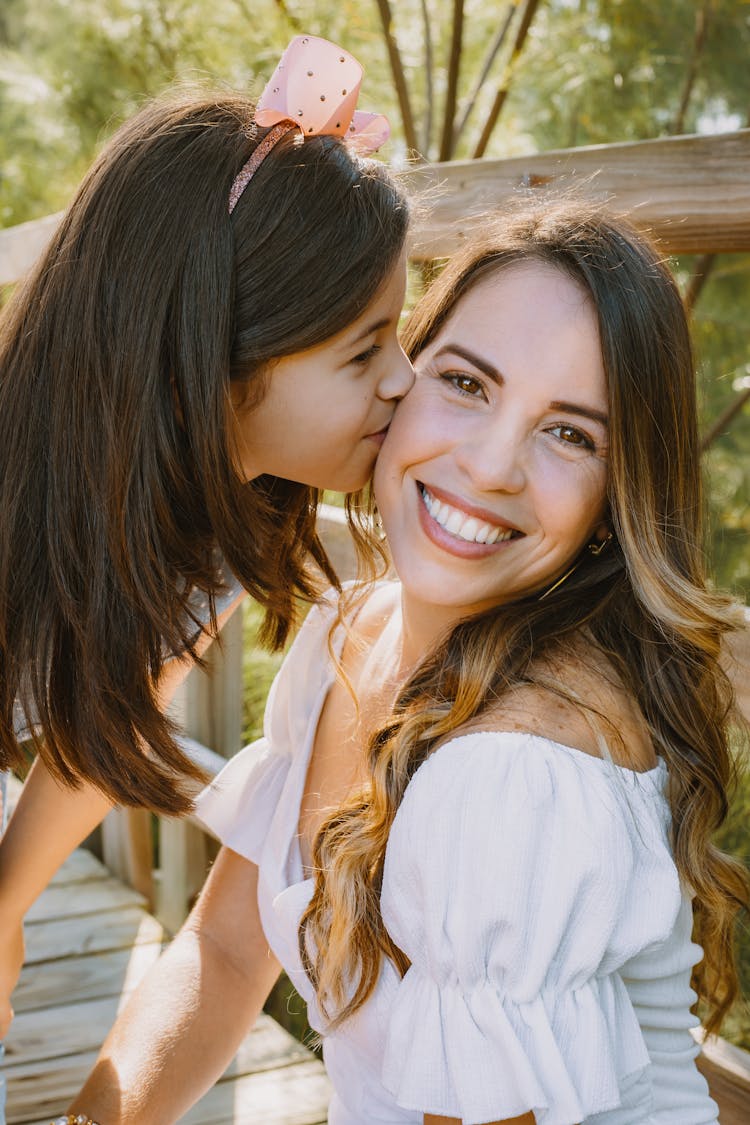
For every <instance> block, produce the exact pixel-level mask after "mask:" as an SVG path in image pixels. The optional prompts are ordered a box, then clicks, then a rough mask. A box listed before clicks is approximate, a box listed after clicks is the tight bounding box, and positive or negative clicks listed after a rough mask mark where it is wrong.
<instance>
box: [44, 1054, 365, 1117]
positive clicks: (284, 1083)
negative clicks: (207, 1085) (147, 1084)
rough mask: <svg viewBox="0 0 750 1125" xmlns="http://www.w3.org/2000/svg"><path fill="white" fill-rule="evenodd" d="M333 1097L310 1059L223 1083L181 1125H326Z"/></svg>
mask: <svg viewBox="0 0 750 1125" xmlns="http://www.w3.org/2000/svg"><path fill="white" fill-rule="evenodd" d="M330 1097H331V1086H330V1082H329V1080H328V1078H327V1076H326V1074H325V1070H324V1068H323V1065H322V1063H319V1062H318V1061H317V1059H310V1060H309V1061H308V1062H305V1063H300V1064H298V1065H297V1066H290V1067H285V1068H284V1069H282V1070H271V1071H265V1072H263V1073H260V1074H258V1073H256V1074H245V1075H242V1076H241V1077H239V1078H235V1079H233V1080H231V1081H229V1082H224V1081H222V1082H219V1083H218V1084H217V1085H216V1086H214V1088H213V1089H212V1090H210V1091H209V1092H208V1093H207V1094H206V1095H205V1096H204V1097H203V1098H201V1100H200V1101H199V1102H198V1104H197V1105H195V1106H194V1107H193V1108H192V1109H191V1110H189V1111H188V1113H186V1114H184V1115H183V1116H182V1117H181V1118H180V1125H324V1123H325V1122H326V1121H327V1119H328V1102H329V1101H330ZM44 1125H48V1122H45V1123H44ZM363 1125H364V1122H363Z"/></svg>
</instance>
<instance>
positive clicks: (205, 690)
mask: <svg viewBox="0 0 750 1125" xmlns="http://www.w3.org/2000/svg"><path fill="white" fill-rule="evenodd" d="M170 712H171V714H172V716H173V717H174V718H175V719H176V720H177V721H178V722H179V724H180V726H181V727H182V729H183V730H184V731H185V733H186V735H187V736H188V741H189V742H192V745H193V748H194V749H196V756H198V757H199V758H200V759H201V762H202V764H205V765H206V766H207V768H208V771H209V772H210V773H216V772H217V770H218V768H220V766H221V763H222V762H223V760H224V759H226V758H231V757H232V755H233V754H235V753H236V752H237V751H238V750H239V749H240V743H241V738H242V607H241V606H240V608H239V609H238V610H236V611H235V612H234V613H233V614H232V617H231V618H230V619H229V621H228V622H227V624H226V625H225V626H224V628H223V629H222V632H221V643H220V644H218V643H217V644H214V645H212V647H211V648H210V649H209V652H208V656H207V658H206V667H205V669H201V668H195V669H193V671H192V672H191V673H190V674H189V676H188V677H187V679H186V680H185V683H184V684H183V685H182V686H181V687H180V689H179V691H178V692H177V694H176V696H175V700H174V703H173V705H172V707H171V708H170ZM208 747H210V748H211V750H212V751H213V752H214V753H213V754H211V751H209V750H208V749H207V748H208ZM203 759H205V762H204V761H203ZM209 759H210V760H209ZM207 863H208V859H207V852H206V837H205V834H204V832H203V831H202V829H200V828H199V827H198V826H197V825H196V824H194V823H192V822H191V821H190V820H189V819H174V818H171V817H160V819H159V870H158V873H157V876H156V910H155V913H156V917H157V918H158V919H159V921H160V922H161V924H162V925H163V926H164V927H165V928H166V929H167V930H169V931H170V933H175V932H176V930H178V929H179V927H180V926H181V925H182V923H183V922H184V920H185V918H186V917H187V914H188V911H189V910H190V906H191V905H192V901H193V899H194V897H195V895H196V894H197V893H198V891H199V890H200V888H201V886H202V885H203V881H204V879H205V877H206V868H207Z"/></svg>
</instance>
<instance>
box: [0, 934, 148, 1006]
mask: <svg viewBox="0 0 750 1125" xmlns="http://www.w3.org/2000/svg"><path fill="white" fill-rule="evenodd" d="M161 950H162V943H161V942H151V943H149V944H145V943H144V944H142V945H135V946H133V947H132V948H128V949H115V950H111V951H109V952H107V953H86V954H84V956H82V957H64V958H62V959H61V960H59V961H47V962H45V963H43V964H41V965H27V966H26V967H25V968H24V969H23V971H22V972H21V976H20V978H19V981H18V984H17V986H16V988H15V991H14V993H13V1007H14V1009H15V1011H16V1015H20V1014H21V1013H22V1012H33V1011H38V1010H39V1009H43V1008H53V1007H56V1006H57V1005H58V1004H60V1002H61V1000H62V999H64V1000H65V1003H66V1004H74V1003H77V1002H79V1001H84V1000H98V999H101V998H102V997H105V996H115V995H118V994H119V993H120V992H123V991H128V990H132V989H133V988H134V987H135V986H136V984H137V983H138V981H139V980H140V979H141V978H142V977H143V976H144V974H145V973H146V972H147V971H148V970H149V969H150V968H151V966H152V965H153V964H154V963H155V962H156V961H157V960H158V958H159V954H160V953H161Z"/></svg>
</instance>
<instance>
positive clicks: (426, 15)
mask: <svg viewBox="0 0 750 1125" xmlns="http://www.w3.org/2000/svg"><path fill="white" fill-rule="evenodd" d="M422 26H423V28H424V83H425V103H426V104H425V114H424V134H423V137H422V152H423V154H424V155H425V156H426V157H427V158H428V159H429V156H430V142H431V141H432V100H433V97H434V95H435V89H434V62H433V57H432V23H431V20H430V9H429V8H428V7H427V0H422Z"/></svg>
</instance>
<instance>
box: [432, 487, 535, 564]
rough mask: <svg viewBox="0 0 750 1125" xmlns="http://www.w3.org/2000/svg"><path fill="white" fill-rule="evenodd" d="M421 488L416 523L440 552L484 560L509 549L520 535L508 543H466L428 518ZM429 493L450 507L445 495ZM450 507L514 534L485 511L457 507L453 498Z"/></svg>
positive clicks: (507, 525) (434, 520) (509, 528)
mask: <svg viewBox="0 0 750 1125" xmlns="http://www.w3.org/2000/svg"><path fill="white" fill-rule="evenodd" d="M422 487H423V486H422V485H421V484H419V483H417V485H416V488H417V510H418V515H419V523H420V526H421V528H422V530H423V531H424V533H425V535H426V536H427V538H428V539H429V540H430V541H431V542H432V543H434V544H435V546H437V547H440V548H441V550H444V551H447V552H448V554H451V555H454V556H455V557H456V558H461V559H481V558H486V557H487V556H488V555H494V554H496V553H497V552H498V551H502V550H504V549H505V548H507V547H509V546H510V544H511V543H512V542H513V539H514V538H519V536H520V534H521V533H520V532H519V533H518V534H516V535H514V536H512V537H511V538H509V539H502V540H499V541H498V542H496V543H478V542H476V541H471V540H469V539H461V538H460V536H458V535H455V534H453V533H452V532H450V531H447V530H446V529H445V528H444V527H443V526H442V525H441V524H439V523H438V522H437V520H436V519H434V517H433V516H431V515H430V513H429V511H428V510H427V507H426V505H425V500H424V496H423V494H422ZM428 491H429V492H430V494H431V495H432V496H436V497H437V499H439V500H444V501H445V503H450V502H451V501H450V500H449V499H448V497H449V495H450V494H448V493H445V492H442V491H441V492H439V493H436V492H435V491H434V490H433V489H432V488H429V489H428ZM451 506H453V507H456V508H459V507H460V509H461V511H464V512H466V514H467V516H474V518H477V519H480V518H482V519H484V520H485V522H487V523H490V522H491V523H492V524H493V525H494V526H496V527H500V526H502V527H505V528H507V530H508V531H514V532H516V531H517V529H516V528H512V527H511V526H510V525H509V524H505V523H502V522H501V521H500V520H498V518H497V516H494V517H492V518H489V513H487V512H486V510H483V509H478V508H476V507H471V506H465V505H464V504H463V503H462V504H460V505H459V504H458V503H456V498H453V504H452V505H451Z"/></svg>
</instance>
